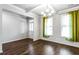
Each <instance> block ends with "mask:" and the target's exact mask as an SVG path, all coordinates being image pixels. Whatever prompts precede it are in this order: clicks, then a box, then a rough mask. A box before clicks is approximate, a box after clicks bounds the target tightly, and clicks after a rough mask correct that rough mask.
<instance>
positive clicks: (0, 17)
mask: <svg viewBox="0 0 79 59" xmlns="http://www.w3.org/2000/svg"><path fill="white" fill-rule="evenodd" d="M1 39H2V5H0V53H1V52H2V41H1Z"/></svg>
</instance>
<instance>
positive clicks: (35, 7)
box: [14, 4, 79, 15]
mask: <svg viewBox="0 0 79 59" xmlns="http://www.w3.org/2000/svg"><path fill="white" fill-rule="evenodd" d="M14 5H15V6H18V7H20V8H23V9H24V10H25V11H26V12H29V11H30V12H33V13H36V14H38V15H41V12H42V11H45V10H46V7H45V6H43V5H41V4H14ZM75 6H79V4H51V7H52V8H53V9H54V10H55V11H61V10H64V9H68V8H72V7H75Z"/></svg>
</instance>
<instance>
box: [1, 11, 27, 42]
mask: <svg viewBox="0 0 79 59" xmlns="http://www.w3.org/2000/svg"><path fill="white" fill-rule="evenodd" d="M2 27H3V28H2V29H3V40H2V42H3V43H6V42H10V41H15V40H18V39H19V37H21V36H22V35H24V34H26V31H27V30H26V29H27V26H26V19H23V18H21V17H20V16H19V15H16V14H14V13H11V12H8V11H3V13H2ZM26 36H27V35H26Z"/></svg>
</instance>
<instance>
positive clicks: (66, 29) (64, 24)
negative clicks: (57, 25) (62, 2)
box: [61, 14, 71, 38]
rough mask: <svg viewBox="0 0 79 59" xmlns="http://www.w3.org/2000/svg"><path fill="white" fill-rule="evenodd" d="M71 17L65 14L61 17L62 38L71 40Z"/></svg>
mask: <svg viewBox="0 0 79 59" xmlns="http://www.w3.org/2000/svg"><path fill="white" fill-rule="evenodd" d="M70 28H71V24H70V15H69V14H63V15H61V36H62V37H66V38H70V36H71V34H70Z"/></svg>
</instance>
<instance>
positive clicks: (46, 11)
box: [41, 5, 55, 16]
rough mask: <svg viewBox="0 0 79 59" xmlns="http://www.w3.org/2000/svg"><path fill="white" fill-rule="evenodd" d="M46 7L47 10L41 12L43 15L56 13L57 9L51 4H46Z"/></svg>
mask: <svg viewBox="0 0 79 59" xmlns="http://www.w3.org/2000/svg"><path fill="white" fill-rule="evenodd" d="M44 7H45V10H44V11H42V12H41V15H43V16H52V14H53V13H55V10H54V8H53V7H52V6H51V5H45V6H44Z"/></svg>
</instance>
